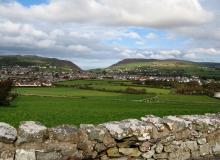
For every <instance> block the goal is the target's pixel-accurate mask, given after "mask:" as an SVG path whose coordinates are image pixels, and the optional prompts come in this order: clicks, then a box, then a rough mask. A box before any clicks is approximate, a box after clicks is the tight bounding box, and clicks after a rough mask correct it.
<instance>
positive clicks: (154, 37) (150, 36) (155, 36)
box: [145, 32, 158, 40]
mask: <svg viewBox="0 0 220 160" xmlns="http://www.w3.org/2000/svg"><path fill="white" fill-rule="evenodd" d="M145 37H146V38H147V39H150V40H153V39H157V38H158V35H157V34H155V33H153V32H151V33H148V34H147V35H146V36H145Z"/></svg>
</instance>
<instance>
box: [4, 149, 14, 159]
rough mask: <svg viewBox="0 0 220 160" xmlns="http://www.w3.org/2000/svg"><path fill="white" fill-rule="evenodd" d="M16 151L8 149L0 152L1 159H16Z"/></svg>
mask: <svg viewBox="0 0 220 160" xmlns="http://www.w3.org/2000/svg"><path fill="white" fill-rule="evenodd" d="M14 157H15V151H12V150H7V151H2V152H0V160H14Z"/></svg>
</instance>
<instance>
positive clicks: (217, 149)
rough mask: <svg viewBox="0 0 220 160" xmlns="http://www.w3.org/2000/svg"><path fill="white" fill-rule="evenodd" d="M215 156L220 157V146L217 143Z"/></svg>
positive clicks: (214, 148)
mask: <svg viewBox="0 0 220 160" xmlns="http://www.w3.org/2000/svg"><path fill="white" fill-rule="evenodd" d="M212 151H213V153H214V155H218V156H219V155H220V144H218V143H216V144H215V146H214V147H213V149H212Z"/></svg>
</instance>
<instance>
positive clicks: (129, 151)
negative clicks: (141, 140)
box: [119, 148, 141, 157]
mask: <svg viewBox="0 0 220 160" xmlns="http://www.w3.org/2000/svg"><path fill="white" fill-rule="evenodd" d="M119 153H122V154H123V155H126V156H130V157H139V156H140V155H141V152H140V151H139V149H138V148H119Z"/></svg>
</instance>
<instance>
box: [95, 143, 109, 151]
mask: <svg viewBox="0 0 220 160" xmlns="http://www.w3.org/2000/svg"><path fill="white" fill-rule="evenodd" d="M95 150H96V151H97V152H102V151H104V150H106V146H105V145H104V144H103V143H97V144H96V145H95Z"/></svg>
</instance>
